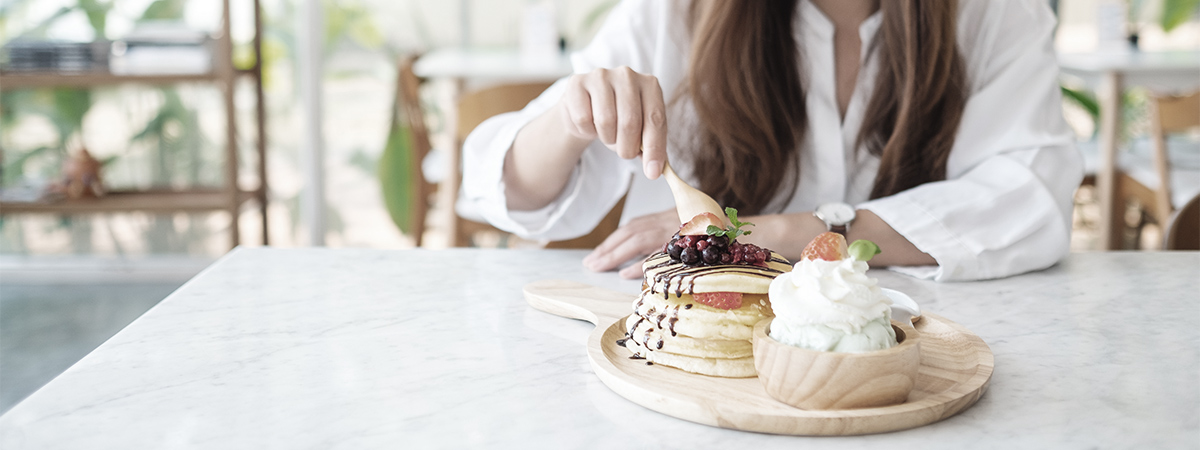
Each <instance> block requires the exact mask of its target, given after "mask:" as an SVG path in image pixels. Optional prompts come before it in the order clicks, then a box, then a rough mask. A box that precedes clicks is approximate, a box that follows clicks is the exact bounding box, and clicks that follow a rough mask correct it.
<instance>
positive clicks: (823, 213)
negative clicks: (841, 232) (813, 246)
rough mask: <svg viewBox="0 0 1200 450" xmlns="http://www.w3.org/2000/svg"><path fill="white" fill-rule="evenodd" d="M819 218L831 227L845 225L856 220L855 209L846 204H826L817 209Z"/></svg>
mask: <svg viewBox="0 0 1200 450" xmlns="http://www.w3.org/2000/svg"><path fill="white" fill-rule="evenodd" d="M816 213H817V215H818V217H820V218H821V220H824V221H825V222H826V223H828V224H830V225H845V224H847V223H850V221H852V220H854V216H855V215H856V214H855V212H854V207H853V206H850V205H847V204H845V203H826V204H824V205H821V206H819V207H817V211H816Z"/></svg>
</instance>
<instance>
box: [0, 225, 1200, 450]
mask: <svg viewBox="0 0 1200 450" xmlns="http://www.w3.org/2000/svg"><path fill="white" fill-rule="evenodd" d="M583 256H584V252H582V251H553V250H531V251H513V250H443V251H422V250H413V251H382V250H328V249H306V250H275V249H238V250H235V251H234V252H232V253H231V254H229V255H227V256H226V257H225V258H223V259H221V260H220V261H218V262H217V263H215V264H214V265H213V266H211V267H209V268H208V269H206V270H205V271H204V272H203V273H201V274H200V275H198V276H197V277H196V278H194V279H193V280H191V281H189V282H188V283H187V284H186V285H184V286H183V287H182V288H180V289H179V290H178V291H177V292H175V293H173V294H172V295H171V296H169V297H167V298H166V299H165V300H164V301H163V302H162V303H160V304H159V305H158V306H156V307H155V308H153V309H151V310H150V311H149V312H147V313H146V314H145V315H144V316H142V317H141V318H139V319H138V320H136V321H135V322H134V323H133V324H131V325H130V326H129V327H127V328H126V329H125V330H123V331H121V332H120V333H118V334H117V335H116V336H114V337H113V338H112V339H111V340H109V341H108V342H106V343H104V344H103V345H102V346H100V347H99V348H98V349H97V350H96V351H94V352H92V353H91V354H89V355H88V356H87V357H85V358H83V360H81V361H80V362H79V363H77V364H75V365H74V366H73V367H71V368H70V369H68V370H67V371H66V372H64V373H63V374H62V375H61V376H59V377H58V378H56V379H54V380H53V381H51V382H50V383H49V384H47V385H46V386H45V387H43V388H42V389H41V390H39V391H37V392H35V393H34V394H32V395H31V396H30V397H29V398H27V399H25V400H24V401H23V402H22V403H20V404H18V405H17V406H15V407H14V408H13V409H11V410H10V411H9V412H8V413H6V414H5V415H3V416H0V448H4V449H7V450H16V449H33V448H37V449H42V448H212V449H238V448H246V449H260V448H288V449H294V448H373V447H382V448H396V447H403V448H446V447H449V448H520V449H527V448H531V447H532V448H572V447H593V448H722V447H728V448H755V449H769V448H789V449H794V448H881V447H882V446H884V445H886V446H887V447H888V448H924V449H937V448H947V449H962V448H1092V447H1101V448H1156V449H1159V448H1188V447H1191V448H1194V447H1195V446H1196V445H1197V438H1198V437H1200V392H1198V390H1200V347H1198V346H1197V345H1196V343H1197V342H1200V327H1197V326H1196V320H1197V318H1200V298H1198V297H1200V277H1197V275H1200V253H1196V252H1189V253H1083V254H1073V255H1071V256H1070V257H1069V258H1067V260H1066V261H1065V262H1063V263H1062V264H1060V265H1058V266H1056V267H1054V268H1051V269H1049V270H1046V271H1043V272H1037V273H1033V274H1028V275H1025V276H1020V277H1015V278H1009V279H1004V280H995V281H984V282H977V283H944V284H938V283H932V282H925V281H918V280H914V279H911V278H907V277H905V276H902V275H898V274H895V273H891V272H886V271H875V272H874V275H875V276H877V277H879V278H880V280H881V281H880V282H881V284H883V285H884V286H886V287H891V288H895V289H899V290H902V291H905V292H907V293H909V294H911V295H912V296H913V297H914V298H916V299H917V300H918V301H920V302H921V303H922V306H923V307H924V308H925V309H926V310H928V311H932V312H936V313H938V314H940V315H943V316H945V317H947V318H949V319H951V320H954V321H957V322H959V323H961V324H962V325H964V326H966V327H968V328H970V329H971V330H973V331H974V332H975V333H977V334H978V335H979V336H980V337H982V338H983V339H984V340H985V341H986V342H987V343H988V344H989V345H990V346H991V349H992V351H993V352H994V353H995V356H996V371H995V374H994V375H993V377H992V380H991V387H990V388H989V390H988V391H987V393H986V394H985V395H984V396H983V398H982V399H981V400H980V401H979V403H978V404H976V405H975V406H973V407H972V408H970V409H968V410H966V411H965V412H963V413H962V414H959V415H957V416H954V417H951V418H949V419H947V420H945V421H942V422H939V423H935V424H932V425H929V426H925V427H921V428H916V429H912V430H906V431H900V432H895V433H888V434H883V435H871V436H859V437H845V438H804V437H790V436H771V435H763V434H755V433H746V432H739V431H732V430H725V429H719V428H712V427H708V426H704V425H698V424H694V423H690V422H686V421H682V420H678V419H674V418H672V417H668V416H664V415H662V414H659V413H656V412H653V411H650V410H647V409H645V408H642V407H640V406H637V405H635V404H633V403H632V402H629V401H627V400H625V399H624V398H622V397H619V396H617V395H616V394H614V393H613V392H611V391H610V390H609V389H608V388H607V387H605V386H604V385H603V384H602V383H601V382H600V381H599V380H598V379H597V378H596V376H595V375H594V374H592V372H591V369H590V367H589V365H588V361H587V356H586V353H585V350H584V342H585V341H586V339H587V336H588V334H589V333H590V331H591V328H592V327H591V325H589V324H587V323H585V322H581V321H575V320H569V319H564V318H560V317H556V316H552V315H549V314H546V313H543V312H540V311H536V310H534V309H532V308H530V307H528V306H527V305H526V304H525V301H524V299H523V298H522V294H521V287H522V286H523V285H525V284H526V283H528V282H531V281H535V280H541V279H548V278H563V279H570V280H576V281H581V282H585V283H591V284H595V285H600V286H605V287H608V288H610V289H615V290H620V291H625V292H629V293H630V294H631V295H632V294H633V293H635V292H637V291H638V289H639V284H638V282H637V281H629V280H619V279H618V278H617V277H616V275H615V274H612V273H605V274H596V273H590V272H587V271H585V270H584V269H582V268H581V266H580V260H581V259H582V258H583Z"/></svg>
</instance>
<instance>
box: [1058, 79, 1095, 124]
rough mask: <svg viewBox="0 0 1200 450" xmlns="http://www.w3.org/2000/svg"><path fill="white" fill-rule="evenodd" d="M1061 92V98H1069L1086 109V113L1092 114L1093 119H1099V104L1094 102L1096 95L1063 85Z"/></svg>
mask: <svg viewBox="0 0 1200 450" xmlns="http://www.w3.org/2000/svg"><path fill="white" fill-rule="evenodd" d="M1062 94H1063V98H1066V99H1068V100H1070V101H1071V102H1073V103H1075V104H1076V105H1079V106H1080V107H1081V108H1083V109H1084V110H1085V111H1087V112H1088V115H1090V116H1092V120H1093V121H1096V120H1099V119H1100V104H1099V103H1097V102H1096V97H1095V96H1093V95H1092V94H1091V93H1090V92H1087V91H1085V90H1082V89H1071V88H1068V87H1066V86H1063V87H1062Z"/></svg>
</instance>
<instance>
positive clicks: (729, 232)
mask: <svg viewBox="0 0 1200 450" xmlns="http://www.w3.org/2000/svg"><path fill="white" fill-rule="evenodd" d="M725 216H727V217H729V223H731V224H733V226H730V227H727V228H725V229H724V230H722V229H720V228H717V226H716V225H709V226H708V229H706V230H704V232H706V233H708V234H711V235H713V236H725V237H728V238H729V241H730V242H733V240H734V239H737V238H738V236H741V235H743V234H744V235H747V236H749V235H750V233H751V231H749V230H746V231H742V227H744V226H747V225H749V226H753V225H754V224H752V223H750V222H741V221H739V220H738V216H737V210H736V209H734V208H729V207H726V208H725Z"/></svg>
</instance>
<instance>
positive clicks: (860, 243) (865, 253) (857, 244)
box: [847, 239, 883, 261]
mask: <svg viewBox="0 0 1200 450" xmlns="http://www.w3.org/2000/svg"><path fill="white" fill-rule="evenodd" d="M847 250H848V251H849V253H850V257H851V258H854V259H856V260H859V261H870V260H871V258H873V257H875V255H878V254H880V253H882V252H883V251H882V250H880V249H879V246H878V245H875V243H874V242H871V241H868V240H866V239H859V240H857V241H854V242H851V243H850V247H849V248H848V249H847Z"/></svg>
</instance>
